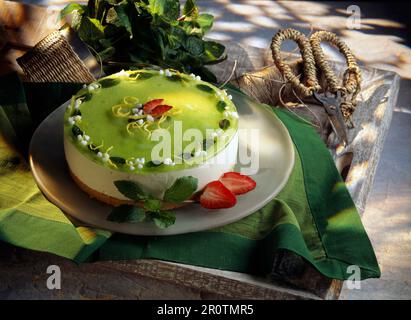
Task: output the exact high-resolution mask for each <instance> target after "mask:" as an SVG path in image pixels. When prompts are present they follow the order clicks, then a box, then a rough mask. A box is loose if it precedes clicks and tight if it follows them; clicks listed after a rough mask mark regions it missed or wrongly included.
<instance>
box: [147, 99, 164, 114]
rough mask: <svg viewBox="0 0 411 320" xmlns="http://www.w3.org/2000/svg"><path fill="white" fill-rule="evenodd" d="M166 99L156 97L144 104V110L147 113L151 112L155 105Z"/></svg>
mask: <svg viewBox="0 0 411 320" xmlns="http://www.w3.org/2000/svg"><path fill="white" fill-rule="evenodd" d="M163 101H164V99H154V100H150V101H148V102H146V103H145V104H144V106H143V111H144V113H145V114H151V112H152V111H153V110H154V108H155V107H157V106H159V105H161V104H162V103H163Z"/></svg>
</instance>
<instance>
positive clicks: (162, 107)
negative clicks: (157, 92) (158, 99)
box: [150, 104, 173, 117]
mask: <svg viewBox="0 0 411 320" xmlns="http://www.w3.org/2000/svg"><path fill="white" fill-rule="evenodd" d="M171 108H173V107H172V106H169V105H166V104H160V105H159V106H157V107H155V108H154V109H153V110H151V112H150V114H151V115H152V116H153V117H159V116H161V115H163V114H164V113H166V112H167V111H168V110H170V109H171Z"/></svg>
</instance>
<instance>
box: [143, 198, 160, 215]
mask: <svg viewBox="0 0 411 320" xmlns="http://www.w3.org/2000/svg"><path fill="white" fill-rule="evenodd" d="M144 208H145V209H146V210H148V211H152V212H156V211H159V210H160V208H161V201H160V200H157V199H147V200H145V201H144Z"/></svg>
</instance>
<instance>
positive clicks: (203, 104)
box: [64, 69, 238, 205]
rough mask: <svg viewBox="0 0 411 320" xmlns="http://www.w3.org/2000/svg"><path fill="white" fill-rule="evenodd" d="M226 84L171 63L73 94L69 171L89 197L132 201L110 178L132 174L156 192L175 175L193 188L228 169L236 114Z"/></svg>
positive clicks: (68, 117)
mask: <svg viewBox="0 0 411 320" xmlns="http://www.w3.org/2000/svg"><path fill="white" fill-rule="evenodd" d="M231 99H232V97H231V96H230V95H228V94H227V92H226V91H225V90H220V89H219V88H217V87H215V86H213V85H212V84H210V83H208V82H204V81H201V79H200V78H199V77H198V76H195V75H193V74H191V75H187V74H183V73H179V72H177V71H172V70H168V69H167V70H151V69H141V70H131V71H121V72H119V73H116V74H113V75H110V76H108V77H105V78H102V79H100V80H98V81H96V82H94V83H91V84H89V85H87V86H84V87H83V88H82V89H81V90H80V91H79V92H77V94H75V95H74V96H73V97H72V99H71V102H70V104H69V106H68V107H67V110H66V113H65V117H64V149H65V155H66V159H67V163H68V166H69V170H70V173H71V175H72V177H73V179H74V180H75V181H76V183H77V184H78V185H79V186H80V188H81V189H83V190H84V191H85V192H87V193H88V194H89V195H90V196H92V197H95V198H97V199H98V200H101V201H103V202H106V203H109V204H113V205H118V204H124V203H130V199H128V198H127V197H126V196H125V195H124V194H123V193H120V192H119V190H118V189H117V187H116V185H115V182H116V181H124V180H126V181H133V182H135V183H137V184H138V185H139V186H140V187H141V189H142V190H143V191H144V192H145V193H147V194H150V195H151V196H152V197H155V198H156V199H159V200H163V197H164V193H165V192H166V190H168V189H169V188H170V187H171V186H172V185H173V184H174V183H175V182H176V181H177V180H178V179H179V178H182V177H193V178H195V179H196V181H197V184H196V191H200V190H202V189H203V188H204V187H205V186H206V185H207V184H208V183H209V182H210V181H213V180H218V179H219V177H220V176H221V175H222V174H224V173H225V172H228V171H231V170H232V169H233V167H234V164H235V162H236V159H237V148H238V113H237V110H236V107H235V105H234V104H233V102H232V101H231Z"/></svg>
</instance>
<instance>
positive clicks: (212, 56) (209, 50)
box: [204, 41, 226, 64]
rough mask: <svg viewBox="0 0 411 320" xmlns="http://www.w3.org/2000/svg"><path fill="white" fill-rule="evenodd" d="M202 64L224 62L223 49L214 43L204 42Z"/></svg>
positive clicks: (220, 45)
mask: <svg viewBox="0 0 411 320" xmlns="http://www.w3.org/2000/svg"><path fill="white" fill-rule="evenodd" d="M204 50H205V52H204V60H205V61H204V64H215V63H219V62H221V61H223V60H225V58H226V57H225V56H223V54H224V51H225V47H224V46H223V45H222V44H220V43H218V42H215V41H205V42H204Z"/></svg>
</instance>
